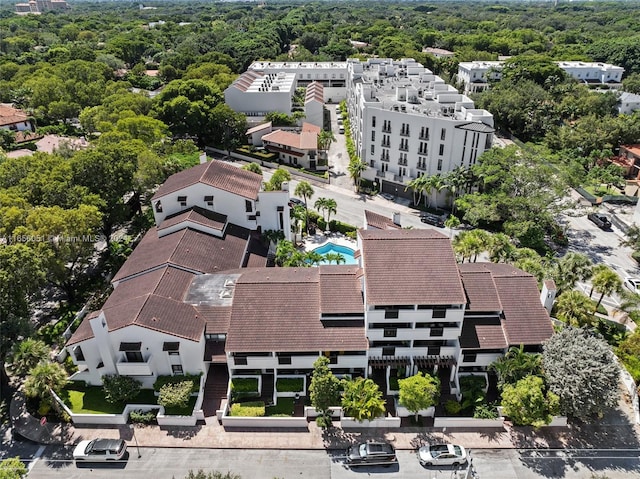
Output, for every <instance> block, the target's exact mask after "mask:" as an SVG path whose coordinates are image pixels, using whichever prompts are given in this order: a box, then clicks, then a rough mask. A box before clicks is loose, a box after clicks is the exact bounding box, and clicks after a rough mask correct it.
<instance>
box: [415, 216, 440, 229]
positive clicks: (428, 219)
mask: <svg viewBox="0 0 640 479" xmlns="http://www.w3.org/2000/svg"><path fill="white" fill-rule="evenodd" d="M420 221H422V222H423V223H427V224H428V225H433V226H437V227H438V228H444V219H443V218H442V216H438V215H434V214H433V213H422V214H421V215H420Z"/></svg>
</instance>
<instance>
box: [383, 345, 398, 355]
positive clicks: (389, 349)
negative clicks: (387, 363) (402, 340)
mask: <svg viewBox="0 0 640 479" xmlns="http://www.w3.org/2000/svg"><path fill="white" fill-rule="evenodd" d="M382 355H383V356H395V355H396V348H395V347H394V346H385V347H383V348H382Z"/></svg>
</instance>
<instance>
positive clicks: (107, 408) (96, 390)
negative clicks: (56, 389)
mask: <svg viewBox="0 0 640 479" xmlns="http://www.w3.org/2000/svg"><path fill="white" fill-rule="evenodd" d="M60 398H61V399H62V400H63V401H64V403H65V404H66V405H67V407H68V408H69V409H71V411H72V412H74V413H76V414H121V413H122V411H123V410H124V407H125V405H126V404H124V403H121V404H111V403H109V402H107V401H106V400H105V398H104V391H103V390H102V388H101V387H100V386H86V387H85V386H79V385H74V384H71V385H69V386H67V387H66V388H65V389H64V391H62V393H61V394H60ZM157 401H158V399H157V397H156V396H155V394H154V393H153V389H142V390H141V391H140V394H138V397H136V398H135V399H134V400H132V401H129V404H156V403H157Z"/></svg>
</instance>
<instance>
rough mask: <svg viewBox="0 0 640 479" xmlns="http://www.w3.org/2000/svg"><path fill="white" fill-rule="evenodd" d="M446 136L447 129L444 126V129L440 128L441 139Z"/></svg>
mask: <svg viewBox="0 0 640 479" xmlns="http://www.w3.org/2000/svg"><path fill="white" fill-rule="evenodd" d="M446 137H447V130H446V129H445V128H443V129H442V130H440V139H441V140H442V141H444V140H445V138H446Z"/></svg>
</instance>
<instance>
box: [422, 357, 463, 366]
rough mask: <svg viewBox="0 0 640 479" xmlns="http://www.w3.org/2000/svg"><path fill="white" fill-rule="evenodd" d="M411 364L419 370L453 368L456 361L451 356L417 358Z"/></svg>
mask: <svg viewBox="0 0 640 479" xmlns="http://www.w3.org/2000/svg"><path fill="white" fill-rule="evenodd" d="M413 362H414V364H415V365H416V366H418V367H419V368H431V367H433V366H453V365H454V364H456V359H455V358H454V357H453V356H417V357H415V358H413Z"/></svg>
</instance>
